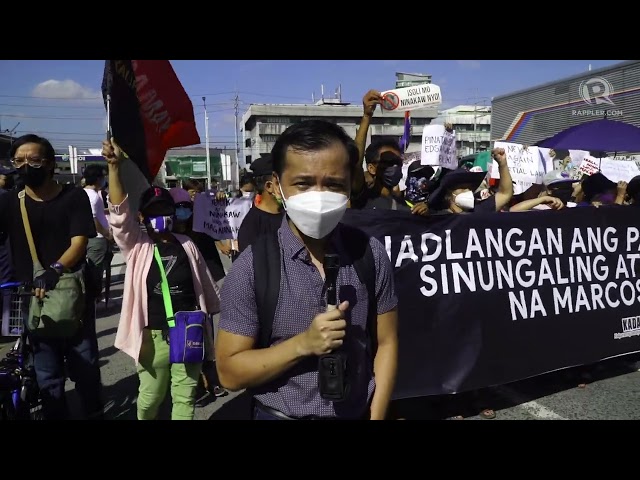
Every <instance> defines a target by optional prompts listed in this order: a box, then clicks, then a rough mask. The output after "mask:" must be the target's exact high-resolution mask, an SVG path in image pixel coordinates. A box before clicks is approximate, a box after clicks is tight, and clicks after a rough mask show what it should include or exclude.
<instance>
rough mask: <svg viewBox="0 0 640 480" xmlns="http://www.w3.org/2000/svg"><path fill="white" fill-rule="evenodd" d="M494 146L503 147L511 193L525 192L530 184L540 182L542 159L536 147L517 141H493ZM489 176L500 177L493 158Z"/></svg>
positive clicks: (542, 166) (542, 175)
mask: <svg viewBox="0 0 640 480" xmlns="http://www.w3.org/2000/svg"><path fill="white" fill-rule="evenodd" d="M494 148H504V151H505V153H506V154H507V166H508V167H509V173H511V179H512V180H513V181H514V182H515V183H514V184H513V194H514V195H519V194H521V193H524V192H526V191H527V190H529V188H531V186H532V185H535V184H541V183H542V178H543V177H544V172H545V170H544V165H543V163H542V162H543V159H542V157H541V156H540V152H539V151H538V147H531V146H528V147H526V148H525V146H524V145H520V144H517V143H507V142H495V144H494ZM491 178H500V168H499V167H498V164H497V162H496V161H495V160H494V161H493V163H492V166H491Z"/></svg>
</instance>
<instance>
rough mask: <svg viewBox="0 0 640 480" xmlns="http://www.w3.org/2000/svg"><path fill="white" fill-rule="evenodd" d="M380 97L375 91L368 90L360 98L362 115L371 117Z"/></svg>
mask: <svg viewBox="0 0 640 480" xmlns="http://www.w3.org/2000/svg"><path fill="white" fill-rule="evenodd" d="M381 100H382V97H381V96H380V92H378V91H377V90H369V91H368V92H367V93H365V94H364V97H362V106H363V108H364V114H365V115H368V116H371V115H373V112H375V111H376V106H377V105H378V104H379V103H380V101H381Z"/></svg>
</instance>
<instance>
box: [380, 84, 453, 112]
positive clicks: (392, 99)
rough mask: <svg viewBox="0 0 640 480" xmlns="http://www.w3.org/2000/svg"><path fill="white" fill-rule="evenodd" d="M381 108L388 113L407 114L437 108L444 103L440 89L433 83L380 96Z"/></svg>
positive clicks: (388, 91) (397, 89) (390, 91)
mask: <svg viewBox="0 0 640 480" xmlns="http://www.w3.org/2000/svg"><path fill="white" fill-rule="evenodd" d="M380 96H381V97H382V101H381V102H380V106H381V107H382V109H383V110H386V111H388V112H406V111H407V110H418V109H420V108H432V107H437V106H438V105H440V104H441V103H442V95H441V93H440V87H439V86H438V85H435V84H433V83H425V84H423V85H416V86H415V87H406V88H396V89H395V90H387V91H386V92H382V93H381V94H380Z"/></svg>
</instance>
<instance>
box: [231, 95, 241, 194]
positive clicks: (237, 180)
mask: <svg viewBox="0 0 640 480" xmlns="http://www.w3.org/2000/svg"><path fill="white" fill-rule="evenodd" d="M233 106H234V108H235V117H236V121H235V134H236V160H235V165H234V166H233V169H232V172H233V173H232V175H233V186H234V188H235V189H238V188H240V178H239V177H240V164H239V162H238V160H239V158H240V144H239V143H238V108H239V106H240V99H239V98H238V93H237V92H236V96H235V98H234V99H233Z"/></svg>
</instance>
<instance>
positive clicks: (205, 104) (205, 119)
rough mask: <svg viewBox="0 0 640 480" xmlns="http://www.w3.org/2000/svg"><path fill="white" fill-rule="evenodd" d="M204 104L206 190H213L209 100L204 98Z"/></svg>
mask: <svg viewBox="0 0 640 480" xmlns="http://www.w3.org/2000/svg"><path fill="white" fill-rule="evenodd" d="M202 103H203V104H204V130H205V132H204V138H205V140H204V142H205V148H206V149H207V168H206V171H207V183H206V186H205V189H206V190H210V189H211V157H210V155H211V154H210V152H209V114H208V113H207V100H206V97H202Z"/></svg>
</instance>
